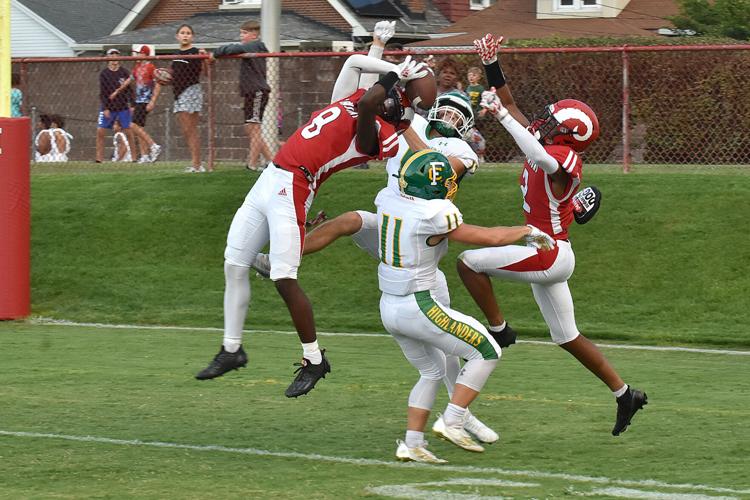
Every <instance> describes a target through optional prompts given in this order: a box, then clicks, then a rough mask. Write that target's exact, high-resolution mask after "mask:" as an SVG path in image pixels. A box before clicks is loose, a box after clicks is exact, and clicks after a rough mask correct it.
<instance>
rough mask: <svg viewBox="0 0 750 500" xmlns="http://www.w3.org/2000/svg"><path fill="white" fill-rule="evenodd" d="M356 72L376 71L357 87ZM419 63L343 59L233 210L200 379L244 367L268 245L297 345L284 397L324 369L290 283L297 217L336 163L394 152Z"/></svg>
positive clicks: (297, 254) (308, 318)
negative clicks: (321, 97) (220, 297)
mask: <svg viewBox="0 0 750 500" xmlns="http://www.w3.org/2000/svg"><path fill="white" fill-rule="evenodd" d="M364 72H375V73H380V74H382V76H381V77H380V79H379V80H378V81H377V83H376V84H375V85H372V87H370V88H369V89H368V90H365V89H358V88H357V87H358V84H359V76H360V74H361V73H364ZM425 74H426V70H425V69H424V64H423V63H416V62H414V61H412V60H411V58H407V60H405V61H404V62H403V63H401V64H399V65H398V66H397V65H394V64H391V63H389V62H386V61H380V60H376V59H372V58H369V57H367V56H364V55H354V56H351V57H350V58H349V59H347V61H346V62H345V64H344V68H343V69H342V71H341V73H340V74H339V78H338V79H337V81H336V84H335V86H334V92H333V99H332V100H333V101H334V102H332V103H331V104H330V105H328V106H326V107H325V108H323V109H321V110H320V111H317V112H315V113H313V114H312V116H311V118H310V120H309V121H308V122H307V123H306V124H305V125H304V126H302V127H301V128H299V129H298V130H297V131H296V132H295V133H294V134H293V135H292V136H291V137H290V138H289V139H288V140H287V141H286V143H285V144H284V146H282V148H281V149H280V150H279V152H278V153H277V154H276V156H275V157H274V159H273V161H272V162H271V163H269V165H268V168H266V169H265V170H264V171H263V173H262V174H261V175H260V177H259V178H258V180H257V181H256V182H255V185H254V186H253V187H252V189H251V190H250V192H249V193H248V194H247V197H246V198H245V201H244V203H243V204H242V206H241V207H240V208H239V210H237V213H236V214H235V216H234V219H233V220H232V225H231V227H230V228H229V234H228V236H227V246H226V249H225V251H224V277H225V283H226V288H225V292H224V341H223V344H222V347H221V350H220V351H219V353H218V354H217V355H216V356H215V357H214V359H213V361H212V362H211V363H210V364H209V366H208V367H207V368H205V369H204V370H202V371H201V372H200V373H198V374H197V375H196V378H198V379H199V380H206V379H211V378H215V377H218V376H221V375H223V374H224V373H226V372H227V371H230V370H234V369H237V368H239V367H242V366H245V365H246V364H247V354H246V353H245V351H244V350H243V349H242V328H243V326H244V323H245V316H246V313H247V308H248V305H249V302H250V283H249V279H248V277H249V267H250V265H251V264H252V262H253V260H254V259H255V256H256V255H257V253H258V252H259V251H260V250H261V249H262V248H263V247H264V246H265V245H266V244H268V243H269V242H270V251H269V256H270V260H271V269H272V270H271V276H270V277H271V279H272V280H273V281H274V284H275V285H276V290H277V291H278V292H279V294H280V295H281V297H282V298H283V299H284V302H285V303H286V305H287V308H288V309H289V313H290V314H291V316H292V321H293V322H294V326H295V328H296V329H297V333H298V335H299V338H300V341H301V342H302V350H303V359H302V363H301V365H300V368H299V369H298V370H297V372H296V373H297V376H296V377H295V379H294V381H293V382H292V384H291V385H290V386H289V387H288V388H287V390H286V392H285V394H286V396H287V397H297V396H301V395H303V394H307V393H308V392H309V391H310V390H312V389H313V387H315V384H316V383H317V381H318V380H320V379H321V378H323V377H325V374H326V373H328V372H330V371H331V368H330V364H329V363H328V360H327V359H326V358H325V356H324V351H321V349H320V348H319V346H318V342H317V335H316V332H315V320H314V318H313V311H312V306H311V304H310V301H309V299H308V298H307V296H306V295H305V292H304V291H303V290H302V288H301V287H300V286H299V284H298V282H297V269H298V268H299V265H300V261H301V258H302V248H303V245H304V239H305V221H306V219H307V212H308V210H309V209H310V205H311V204H312V201H313V198H314V197H315V194H316V193H317V191H318V189H319V188H320V185H321V184H322V183H323V182H324V181H325V180H326V179H327V178H328V177H330V176H331V175H333V174H334V173H336V172H337V171H339V170H342V169H344V168H347V167H350V166H353V165H357V164H359V163H362V162H363V161H367V160H372V159H384V158H388V157H391V156H393V155H395V154H396V152H397V151H398V133H399V132H400V131H401V130H404V129H405V128H407V127H408V126H409V123H410V119H411V117H412V116H413V110H412V109H411V108H410V105H409V102H408V99H407V98H406V97H405V95H404V93H403V91H402V90H401V88H400V87H399V86H398V85H397V83H398V82H399V81H401V82H406V81H409V80H412V79H415V78H421V77H423V76H425Z"/></svg>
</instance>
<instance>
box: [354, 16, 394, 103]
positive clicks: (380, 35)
mask: <svg viewBox="0 0 750 500" xmlns="http://www.w3.org/2000/svg"><path fill="white" fill-rule="evenodd" d="M395 34H396V21H378V22H377V24H375V28H373V30H372V45H370V50H369V51H368V52H367V57H371V58H373V59H382V58H383V51H384V50H385V44H386V43H388V40H390V39H391V37H393V35H395ZM378 76H379V75H378V74H377V73H362V74H361V75H360V77H359V88H361V89H369V88H370V87H372V86H373V85H375V82H377V81H378Z"/></svg>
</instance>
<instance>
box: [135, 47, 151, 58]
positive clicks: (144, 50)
mask: <svg viewBox="0 0 750 500" xmlns="http://www.w3.org/2000/svg"><path fill="white" fill-rule="evenodd" d="M138 52H140V53H141V54H143V55H144V56H150V55H151V48H150V47H149V46H148V45H141V49H140V50H139V51H138Z"/></svg>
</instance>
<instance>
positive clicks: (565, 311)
mask: <svg viewBox="0 0 750 500" xmlns="http://www.w3.org/2000/svg"><path fill="white" fill-rule="evenodd" d="M458 258H459V259H460V260H461V261H462V262H463V263H464V264H466V266H467V267H468V268H469V269H471V270H472V271H474V272H478V273H484V274H486V275H488V276H492V277H496V278H502V279H507V280H512V281H522V282H524V283H530V284H531V290H532V291H533V292H534V299H535V300H536V303H537V304H538V305H539V309H540V311H541V312H542V316H544V321H546V323H547V326H548V327H549V329H550V335H551V336H552V340H553V341H554V342H555V343H557V344H565V343H567V342H570V341H571V340H573V339H575V338H576V337H577V336H578V335H580V332H579V331H578V327H577V326H576V320H575V312H574V309H573V297H572V295H571V294H570V289H569V288H568V279H569V278H570V276H571V275H572V274H573V270H574V269H575V255H574V254H573V248H572V247H571V246H570V243H569V242H567V241H558V242H557V246H556V247H555V249H554V250H551V251H549V252H540V251H539V250H537V249H536V248H534V247H531V246H526V247H525V246H519V245H508V246H504V247H491V248H480V249H478V250H467V251H465V252H463V253H462V254H461V255H459V257H458Z"/></svg>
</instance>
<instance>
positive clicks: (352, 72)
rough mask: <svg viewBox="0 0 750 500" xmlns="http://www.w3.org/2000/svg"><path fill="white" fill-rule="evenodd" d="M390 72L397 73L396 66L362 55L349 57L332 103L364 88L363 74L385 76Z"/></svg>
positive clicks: (335, 87) (334, 91)
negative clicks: (361, 76)
mask: <svg viewBox="0 0 750 500" xmlns="http://www.w3.org/2000/svg"><path fill="white" fill-rule="evenodd" d="M389 71H397V67H396V65H395V64H392V63H389V62H388V61H381V60H380V59H375V58H373V57H369V56H365V55H362V54H355V55H353V56H349V58H348V59H347V60H346V62H345V63H344V67H343V68H341V72H340V73H339V76H338V78H337V79H336V83H335V84H334V86H333V93H332V94H331V102H335V101H338V100H339V99H343V98H344V97H347V96H349V95H352V94H353V93H354V92H355V91H356V90H357V89H358V88H364V87H363V86H362V85H360V75H361V74H362V73H376V74H385V73H388V72H389ZM376 78H377V77H376Z"/></svg>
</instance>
